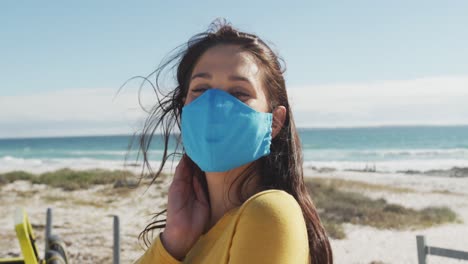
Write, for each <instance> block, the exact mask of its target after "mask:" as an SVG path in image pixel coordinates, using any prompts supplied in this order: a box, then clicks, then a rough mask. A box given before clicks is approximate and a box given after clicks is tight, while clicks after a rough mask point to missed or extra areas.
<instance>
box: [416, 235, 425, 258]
mask: <svg viewBox="0 0 468 264" xmlns="http://www.w3.org/2000/svg"><path fill="white" fill-rule="evenodd" d="M416 245H417V247H418V264H426V239H425V238H424V236H416Z"/></svg>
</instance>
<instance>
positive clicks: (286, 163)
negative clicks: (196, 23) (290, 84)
mask: <svg viewBox="0 0 468 264" xmlns="http://www.w3.org/2000/svg"><path fill="white" fill-rule="evenodd" d="M176 59H179V60H177V63H178V64H177V82H178V85H177V87H176V88H175V89H173V90H172V91H170V92H169V93H168V94H166V95H165V96H164V98H163V99H158V104H157V105H156V107H154V108H153V110H152V112H151V114H150V116H149V119H148V120H147V122H146V125H145V129H144V132H148V131H149V132H151V135H152V132H153V131H155V130H156V129H159V130H160V131H163V137H164V139H165V140H164V142H165V147H164V150H165V151H164V156H163V160H162V164H161V167H160V168H159V170H158V172H157V173H156V177H157V176H158V175H159V174H160V173H161V170H162V167H163V166H164V164H165V161H166V160H167V159H168V158H169V156H170V155H167V150H168V146H169V145H168V141H169V138H170V135H171V132H172V131H173V129H174V128H175V126H177V127H178V128H179V129H180V131H181V139H182V145H183V146H184V152H185V153H184V154H183V156H182V158H181V160H180V162H179V164H178V165H177V168H176V170H175V175H174V179H173V181H172V184H171V186H170V188H169V193H168V204H167V210H166V211H163V212H161V213H159V214H158V216H159V215H161V214H162V213H167V216H166V220H165V224H161V222H164V220H158V221H156V220H155V221H154V222H153V223H151V224H150V225H148V226H147V227H146V229H145V230H144V231H143V232H142V234H140V238H141V237H143V238H147V235H148V233H149V231H153V230H154V229H157V228H164V231H163V232H162V233H160V234H159V235H158V236H157V237H156V238H155V239H154V241H153V243H152V245H151V247H150V248H149V249H148V250H147V251H146V252H145V254H144V255H143V256H141V257H140V258H139V259H138V260H137V263H140V264H145V263H316V264H319V263H320V264H323V263H325V264H326V263H332V262H333V260H332V251H331V248H330V244H329V241H328V238H327V236H326V233H325V231H324V228H323V226H322V224H321V223H320V219H319V216H318V214H317V210H316V208H315V206H314V204H313V203H312V200H311V199H310V196H309V194H308V192H307V189H306V187H305V185H304V182H303V169H302V153H301V146H300V141H299V137H298V134H297V131H296V127H295V125H294V121H293V116H292V112H291V107H290V105H289V103H288V97H287V94H286V88H285V81H284V77H283V73H284V71H283V70H282V68H281V65H280V63H279V58H278V56H277V55H276V54H275V53H274V52H273V51H272V50H271V49H270V48H269V47H268V46H267V45H266V44H265V42H263V41H262V40H261V39H260V38H258V37H257V36H255V35H252V34H248V33H244V32H240V31H238V30H236V29H234V28H233V27H232V26H230V25H229V24H228V23H226V22H225V21H219V20H217V21H215V22H214V23H213V24H212V28H211V29H210V30H208V31H207V32H205V33H201V34H198V35H196V36H194V37H193V38H192V39H190V40H189V42H188V43H187V46H186V47H185V48H184V49H183V50H182V51H181V52H180V53H179V54H178V56H175V57H173V58H172V59H171V60H170V61H175V60H176ZM167 65H168V63H166V64H164V65H163V66H162V67H161V68H159V69H158V70H157V71H156V72H157V73H158V74H157V77H159V73H161V69H162V68H164V67H165V66H167ZM157 80H158V78H156V85H157ZM144 134H145V133H143V136H142V137H141V146H142V151H143V154H144V159H145V163H146V164H147V165H149V164H148V160H147V151H148V148H149V143H148V142H150V141H151V135H150V137H149V138H148V137H147V136H144Z"/></svg>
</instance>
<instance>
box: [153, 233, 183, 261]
mask: <svg viewBox="0 0 468 264" xmlns="http://www.w3.org/2000/svg"><path fill="white" fill-rule="evenodd" d="M160 236H161V237H160V239H161V243H162V244H163V246H164V248H165V249H166V251H167V253H169V254H170V255H171V256H172V257H174V258H175V259H177V260H179V261H182V260H183V259H184V257H185V255H187V253H188V251H187V249H185V248H184V247H181V245H182V244H183V243H180V242H181V241H179V240H178V239H176V238H175V237H173V236H171V234H170V232H167V231H166V230H164V231H163V232H162V233H161V235H160Z"/></svg>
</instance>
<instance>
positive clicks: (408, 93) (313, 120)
mask: <svg viewBox="0 0 468 264" xmlns="http://www.w3.org/2000/svg"><path fill="white" fill-rule="evenodd" d="M288 92H289V96H290V100H291V105H292V108H293V111H294V113H295V118H296V123H297V124H298V126H313V127H317V126H331V127H340V126H369V125H395V124H400V125H411V124H434V125H443V124H468V76H459V77H434V78H420V79H414V80H389V81H375V82H366V83H354V84H346V83H344V84H327V85H312V86H302V87H291V88H289V89H288Z"/></svg>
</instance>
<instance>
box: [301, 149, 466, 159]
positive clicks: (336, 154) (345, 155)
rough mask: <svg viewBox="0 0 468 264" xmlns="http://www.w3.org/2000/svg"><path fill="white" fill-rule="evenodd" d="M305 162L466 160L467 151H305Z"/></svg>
mask: <svg viewBox="0 0 468 264" xmlns="http://www.w3.org/2000/svg"><path fill="white" fill-rule="evenodd" d="M304 157H305V160H319V161H332V160H338V161H362V160H364V161H368V160H372V161H391V160H414V159H435V160H441V159H468V149H463V148H457V149H376V150H368V149H366V150H355V149H346V150H343V149H319V150H314V149H305V150H304Z"/></svg>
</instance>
